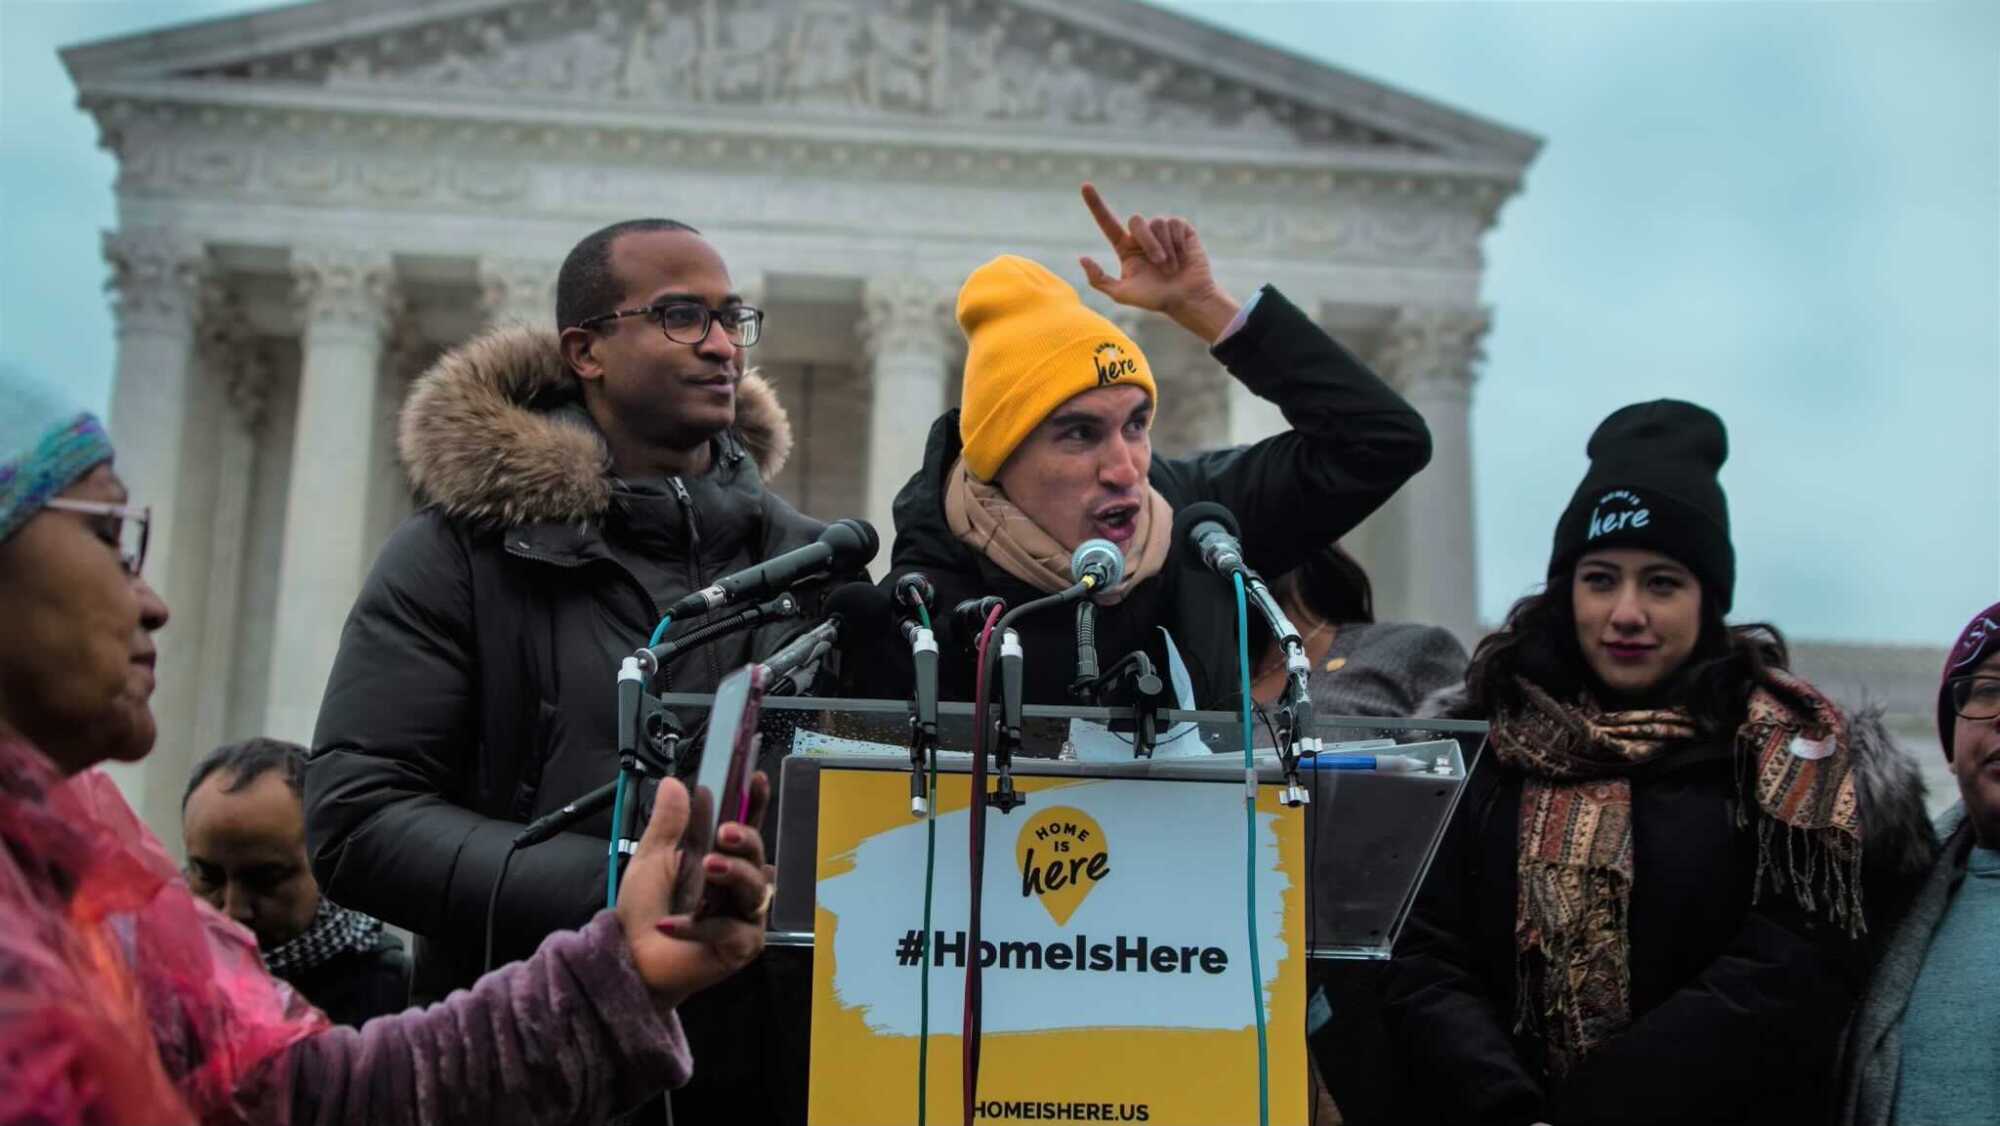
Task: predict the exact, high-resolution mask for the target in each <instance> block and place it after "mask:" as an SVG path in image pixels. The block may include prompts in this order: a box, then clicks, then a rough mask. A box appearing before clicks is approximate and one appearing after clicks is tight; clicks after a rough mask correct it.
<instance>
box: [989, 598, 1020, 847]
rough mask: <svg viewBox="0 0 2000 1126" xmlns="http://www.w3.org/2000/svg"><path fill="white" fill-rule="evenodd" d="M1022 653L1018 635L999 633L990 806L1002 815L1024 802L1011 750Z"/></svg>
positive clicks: (1016, 739)
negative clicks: (997, 725)
mask: <svg viewBox="0 0 2000 1126" xmlns="http://www.w3.org/2000/svg"><path fill="white" fill-rule="evenodd" d="M1025 656H1026V655H1025V654H1024V653H1023V652H1022V651H1021V635H1020V634H1018V633H1015V632H1014V631H1013V630H1011V629H1008V630H1004V631H1002V632H1001V634H1000V738H999V739H998V740H997V741H996V742H995V743H994V746H993V768H994V770H995V771H996V772H997V773H998V774H999V781H998V782H997V783H996V784H995V786H994V791H993V804H994V805H996V806H998V807H999V809H1000V812H1002V813H1012V812H1013V811H1014V810H1015V809H1016V808H1018V807H1019V806H1021V805H1023V804H1024V803H1026V802H1027V800H1028V799H1027V798H1025V797H1022V796H1021V795H1020V794H1019V793H1017V792H1016V791H1015V789H1014V751H1015V749H1016V748H1017V747H1019V746H1020V745H1021V674H1022V671H1023V668H1024V666H1025V665H1026V664H1027V661H1026V659H1025Z"/></svg>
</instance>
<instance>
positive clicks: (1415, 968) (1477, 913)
mask: <svg viewBox="0 0 2000 1126" xmlns="http://www.w3.org/2000/svg"><path fill="white" fill-rule="evenodd" d="M1853 730H1854V733H1855V736H1856V738H1855V740H1854V750H1855V753H1856V755H1857V764H1856V770H1857V778H1858V784H1859V791H1860V792H1859V796H1860V799H1861V807H1862V818H1863V825H1864V833H1865V838H1864V843H1863V857H1864V873H1863V887H1864V897H1863V904H1864V913H1865V914H1866V916H1867V917H1868V920H1869V925H1870V926H1871V927H1875V928H1882V927H1884V926H1885V924H1886V922H1887V921H1888V920H1886V919H1885V918H1884V915H1883V913H1882V912H1880V911H1877V910H1874V909H1870V907H1869V904H1870V903H1887V902H1890V901H1892V900H1894V899H1895V898H1896V897H1895V896H1894V895H1893V894H1892V893H1893V892H1894V891H1895V890H1896V889H1895V884H1896V883H1897V882H1899V881H1901V880H1902V879H1903V878H1904V877H1903V870H1904V869H1907V868H1908V867H1909V865H1910V864H1913V863H1915V862H1916V861H1917V858H1918V857H1919V856H1920V854H1922V852H1923V851H1924V850H1923V847H1922V842H1921V841H1919V840H1917V839H1916V837H1915V835H1914V833H1913V832H1912V830H1911V825H1912V823H1914V824H1917V825H1921V823H1922V785H1921V783H1920V782H1919V781H1918V780H1917V779H1916V777H1915V773H1914V769H1913V768H1912V767H1910V765H1909V764H1908V763H1906V762H1904V761H1903V759H1904V758H1905V756H1903V755H1902V754H1901V752H1900V751H1898V750H1897V749H1896V748H1895V746H1894V744H1893V742H1891V741H1890V740H1889V738H1888V736H1887V735H1886V733H1884V732H1882V730H1881V728H1880V727H1879V725H1877V724H1874V723H1873V722H1871V721H1867V720H1863V721H1861V722H1857V723H1855V725H1854V728H1853ZM1739 775H1744V776H1743V777H1739ZM1522 781H1523V775H1522V774H1521V772H1519V771H1518V770H1515V769H1512V768H1510V767H1506V766H1502V765H1501V764H1500V763H1499V762H1498V761H1497V760H1496V759H1494V758H1493V756H1492V755H1491V753H1490V752H1489V753H1487V754H1486V755H1485V756H1484V758H1483V761H1481V762H1480V763H1479V764H1478V765H1477V767H1476V768H1475V769H1474V771H1473V774H1472V777H1471V778H1470V779H1469V780H1468V781H1467V784H1466V790H1465V793H1464V795H1463V796H1462V797H1461V798H1460V800H1459V805H1458V808H1457V810H1456V811H1455V813H1454V815H1453V818H1452V822H1451V824H1450V826H1449V827H1448V829H1447V831H1446V834H1445V838H1444V841H1443V842H1442V843H1441V845H1440V846H1439V850H1438V853H1437V856H1436V858H1435V860H1434V861H1433V862H1432V865H1431V868H1430V872H1429V875H1428V877H1427V879H1426V881H1425V883H1424V886H1423V889H1422V892H1421V893H1420V895H1419V897H1418V900H1417V904H1416V907H1415V909H1414V911H1413V912H1412V913H1411V916H1410V919H1409V921H1408V923H1407V924H1406V925H1405V928H1404V930H1403V933H1402V936H1401V938H1400V940H1399V941H1398V942H1397V944H1396V954H1395V958H1394V959H1393V960H1392V962H1391V963H1390V967H1389V972H1388V980H1387V983H1386V996H1385V1005H1384V1016H1385V1022H1386V1024H1387V1026H1388V1029H1389V1032H1390V1035H1391V1039H1392V1045H1391V1046H1392V1051H1393V1052H1394V1053H1395V1054H1396V1055H1397V1056H1398V1057H1400V1059H1401V1061H1402V1063H1403V1065H1404V1066H1405V1068H1406V1069H1407V1072H1406V1075H1405V1079H1406V1081H1407V1083H1408V1086H1409V1090H1410V1092H1411V1093H1412V1095H1413V1096H1415V1098H1414V1100H1413V1101H1414V1103H1415V1105H1416V1107H1427V1108H1428V1109H1429V1110H1430V1111H1431V1112H1432V1113H1433V1114H1434V1119H1433V1120H1435V1121H1439V1122H1446V1123H1453V1124H1458V1123H1466V1124H1474V1123H1477V1124H1490V1126H1515V1124H1526V1123H1532V1122H1551V1123H1555V1124H1556V1126H1573V1124H1579V1126H1580V1124H1586V1123H1620V1124H1629V1126H1643V1124H1646V1123H1661V1124H1666V1123H1675V1124H1690V1123H1744V1124H1749V1123H1777V1122H1787V1123H1789V1122H1798V1123H1811V1122H1819V1121H1824V1120H1825V1118H1826V1116H1827V1114H1828V1113H1829V1111H1830V1105H1831V1104H1830V1103H1829V1101H1828V1100H1829V1098H1830V1095H1831V1090H1832V1082H1831V1080H1832V1069H1833V1064H1834V1059H1835V1055H1836V1052H1837V1050H1838V1042H1839V1039H1840V1034H1841V1027H1842V1022H1843V1021H1844V1020H1845V1019H1846V1017H1847V1014H1848V1013H1849V1011H1850V1009H1851V1007H1852V1005H1853V1003H1854V1001H1855V999H1856V998H1857V997H1858V996H1859V990H1860V987H1861V984H1862V981H1863V978H1864V977H1865V973H1866V963H1867V951H1866V944H1865V943H1864V942H1859V941H1856V940H1854V939H1851V938H1849V937H1848V936H1847V934H1846V932H1845V931H1844V930H1843V929H1841V928H1840V927H1838V926H1835V925H1833V924H1831V923H1828V922H1826V921H1825V919H1824V917H1823V916H1817V915H1813V916H1809V915H1808V914H1807V913H1806V912H1804V911H1802V910H1801V909H1800V908H1799V907H1798V906H1797V904H1796V903H1795V902H1794V900H1793V899H1792V897H1791V895H1790V894H1789V893H1788V892H1785V893H1780V892H1774V891H1771V890H1770V889H1769V887H1768V885H1767V887H1766V890H1765V891H1764V893H1763V895H1762V897H1761V899H1760V900H1759V901H1758V902H1756V903H1754V904H1753V903H1752V895H1751V889H1752V887H1753V884H1754V881H1755V876H1756V864H1757V837H1756V833H1757V830H1756V827H1755V825H1754V822H1753V824H1752V825H1750V826H1748V827H1739V826H1738V825H1737V824H1736V821H1735V808H1736V805H1735V803H1736V802H1737V801H1738V800H1739V799H1740V798H1741V797H1742V796H1743V795H1748V794H1751V793H1752V792H1753V790H1752V788H1751V784H1750V779H1749V778H1748V777H1747V764H1745V763H1739V762H1738V756H1737V755H1735V754H1734V752H1733V749H1732V747H1731V746H1730V745H1729V744H1728V743H1726V742H1718V743H1715V744H1691V745H1689V746H1688V747H1686V748H1685V749H1683V750H1680V751H1676V752H1673V753H1671V754H1668V755H1664V756H1662V757H1661V758H1659V759H1658V760H1657V761H1655V762H1654V763H1652V764H1650V765H1649V766H1648V767H1646V768H1644V769H1642V770H1640V771H1637V772H1635V773H1634V774H1633V775H1632V778H1631V781H1632V831H1633V872H1634V876H1633V885H1632V893H1631V902H1630V915H1629V924H1628V932H1629V934H1630V939H1631V952H1630V973H1631V987H1630V988H1631V1003H1632V1023H1631V1025H1630V1027H1628V1028H1627V1029H1626V1031H1625V1032H1623V1033H1622V1034H1620V1035H1618V1036H1616V1037H1614V1038H1612V1039H1611V1040H1609V1041H1607V1042H1606V1043H1604V1044H1602V1045H1600V1046H1599V1047H1598V1048H1597V1049H1596V1050H1595V1051H1594V1052H1592V1053H1591V1054H1590V1055H1589V1056H1588V1057H1587V1058H1585V1060H1584V1061H1583V1062H1582V1063H1580V1064H1579V1065H1578V1066H1577V1067H1576V1068H1575V1069H1574V1070H1573V1071H1572V1072H1571V1073H1570V1074H1569V1075H1568V1076H1567V1077H1566V1078H1565V1079H1564V1080H1563V1081H1561V1082H1560V1083H1552V1082H1550V1080H1549V1079H1548V1077H1547V1075H1546V1073H1545V1070H1544V1058H1543V1053H1542V1050H1541V1042H1540V1040H1539V1039H1538V1038H1536V1037H1535V1036H1533V1035H1529V1034H1518V1033H1516V1032H1515V1031H1514V1029H1515V1027H1516V1012H1517V1009H1516V1005H1517V1003H1518V1001H1519V998H1518V996H1517V993H1516V987H1517V984H1518V982H1517V979H1516V976H1515V955H1514V949H1515V947H1514V922H1515V915H1516V896H1517V894H1518V890H1519V880H1518V878H1517V875H1516V870H1515V856H1516V852H1517V845H1516V840H1517V833H1518V824H1519V814H1520V803H1521V785H1522ZM1777 847H1778V848H1779V849H1780V855H1779V858H1778V862H1779V863H1783V862H1784V860H1783V855H1782V849H1783V842H1782V840H1780V841H1779V842H1777ZM1871 853H1872V854H1873V857H1872V860H1871V855H1870V854H1871ZM1406 1105H1408V1103H1406ZM1412 1120H1413V1121H1415V1120H1418V1119H1416V1118H1412Z"/></svg>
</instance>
